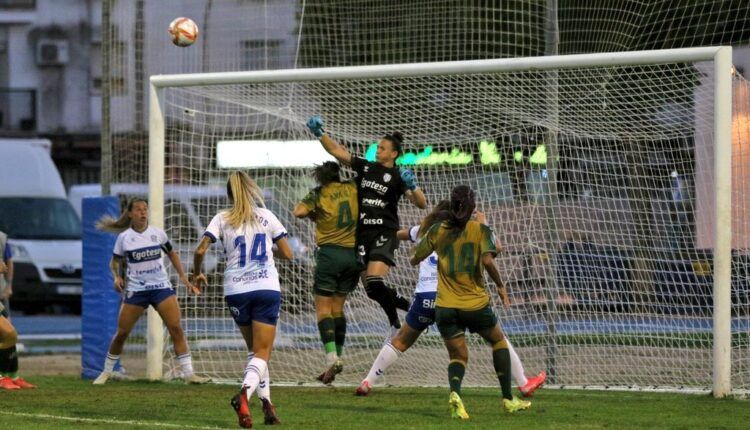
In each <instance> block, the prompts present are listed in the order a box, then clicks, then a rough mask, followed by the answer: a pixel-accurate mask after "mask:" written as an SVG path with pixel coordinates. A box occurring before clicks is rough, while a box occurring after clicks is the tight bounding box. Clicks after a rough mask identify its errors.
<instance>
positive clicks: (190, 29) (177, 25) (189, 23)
mask: <svg viewBox="0 0 750 430" xmlns="http://www.w3.org/2000/svg"><path fill="white" fill-rule="evenodd" d="M169 36H170V37H171V38H172V43H174V44H175V45H177V46H182V47H185V46H190V45H192V44H193V43H194V42H195V40H196V39H197V38H198V25H197V24H196V23H195V22H194V21H193V20H192V19H190V18H185V17H183V16H181V17H179V18H177V19H175V20H174V21H172V22H171V23H170V24H169Z"/></svg>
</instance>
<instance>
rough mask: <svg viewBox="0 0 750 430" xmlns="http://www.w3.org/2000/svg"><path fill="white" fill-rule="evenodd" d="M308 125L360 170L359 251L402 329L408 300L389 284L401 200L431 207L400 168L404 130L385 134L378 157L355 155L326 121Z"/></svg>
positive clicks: (377, 296) (368, 284)
mask: <svg viewBox="0 0 750 430" xmlns="http://www.w3.org/2000/svg"><path fill="white" fill-rule="evenodd" d="M307 128H309V129H310V131H311V132H312V133H313V134H314V135H315V136H316V137H317V138H318V139H320V143H322V144H323V148H325V150H326V151H327V152H328V153H329V154H331V155H333V156H334V157H335V158H336V159H337V160H339V161H340V162H341V163H343V164H345V165H347V166H351V168H352V169H353V170H354V171H355V172H357V178H356V182H357V199H358V203H359V221H358V223H357V240H356V252H357V258H358V261H359V263H360V266H361V267H362V268H363V269H364V279H365V292H366V293H367V297H369V298H371V299H372V300H375V301H376V302H378V304H379V305H380V306H381V307H382V308H383V310H384V311H385V313H386V315H387V316H388V322H389V323H390V325H391V327H392V329H391V331H392V332H395V331H396V330H398V329H399V328H401V323H400V322H399V319H398V313H397V312H396V309H397V308H399V309H403V310H404V311H406V310H408V309H409V300H408V299H406V298H405V297H402V296H400V295H399V294H398V293H397V292H396V291H395V290H394V289H392V288H390V287H388V286H387V285H386V283H385V276H386V275H387V274H388V271H389V269H390V268H391V267H393V266H395V265H396V262H395V255H394V254H395V252H396V249H398V245H399V243H398V238H397V237H396V232H397V231H398V229H399V220H398V201H399V200H400V199H401V196H402V195H406V198H407V199H409V201H410V202H411V203H412V204H414V205H415V206H417V207H418V208H420V209H424V208H426V207H427V200H426V199H425V196H424V193H423V192H422V190H421V189H420V188H419V187H418V186H417V181H416V177H415V176H414V172H412V171H411V170H409V169H399V168H398V167H396V158H398V156H399V155H401V153H402V152H403V151H402V141H403V137H402V136H401V133H398V132H395V133H390V134H386V135H385V136H384V137H383V138H382V139H381V140H380V142H379V143H378V148H377V152H376V155H375V162H370V161H367V160H365V159H364V158H361V157H357V156H355V155H352V154H351V153H350V152H349V151H348V150H347V149H346V148H344V146H343V145H341V144H339V143H338V142H336V141H334V140H333V139H332V138H331V137H330V136H328V134H326V133H325V131H324V130H323V120H322V119H321V118H320V117H318V116H314V117H312V118H310V119H309V120H308V121H307Z"/></svg>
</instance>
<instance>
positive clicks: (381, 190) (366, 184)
mask: <svg viewBox="0 0 750 430" xmlns="http://www.w3.org/2000/svg"><path fill="white" fill-rule="evenodd" d="M360 186H361V187H362V188H370V189H372V190H375V191H376V192H377V193H378V194H381V195H382V194H385V193H387V192H388V187H386V186H385V185H383V184H379V183H377V182H375V181H368V180H367V179H365V180H363V181H362V183H361V185H360Z"/></svg>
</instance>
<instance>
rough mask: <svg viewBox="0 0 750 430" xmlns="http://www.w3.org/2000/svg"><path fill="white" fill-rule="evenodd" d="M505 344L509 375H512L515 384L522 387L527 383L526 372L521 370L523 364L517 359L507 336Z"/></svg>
mask: <svg viewBox="0 0 750 430" xmlns="http://www.w3.org/2000/svg"><path fill="white" fill-rule="evenodd" d="M505 342H506V343H507V344H508V352H509V353H510V373H511V374H512V375H513V379H515V380H516V384H518V386H519V387H523V386H524V385H526V384H527V383H528V382H529V380H528V379H526V371H525V370H524V369H523V363H521V359H520V358H518V354H516V350H515V349H513V345H511V343H510V339H508V337H507V336H506V337H505Z"/></svg>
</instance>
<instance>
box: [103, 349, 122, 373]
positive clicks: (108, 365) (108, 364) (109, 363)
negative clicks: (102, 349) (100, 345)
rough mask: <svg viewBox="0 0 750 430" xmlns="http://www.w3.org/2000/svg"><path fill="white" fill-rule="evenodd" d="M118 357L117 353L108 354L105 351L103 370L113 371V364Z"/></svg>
mask: <svg viewBox="0 0 750 430" xmlns="http://www.w3.org/2000/svg"><path fill="white" fill-rule="evenodd" d="M119 359H120V356H119V355H114V354H110V353H109V352H108V353H107V358H106V359H104V371H105V372H109V373H112V372H114V371H115V365H116V364H117V360H119Z"/></svg>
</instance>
